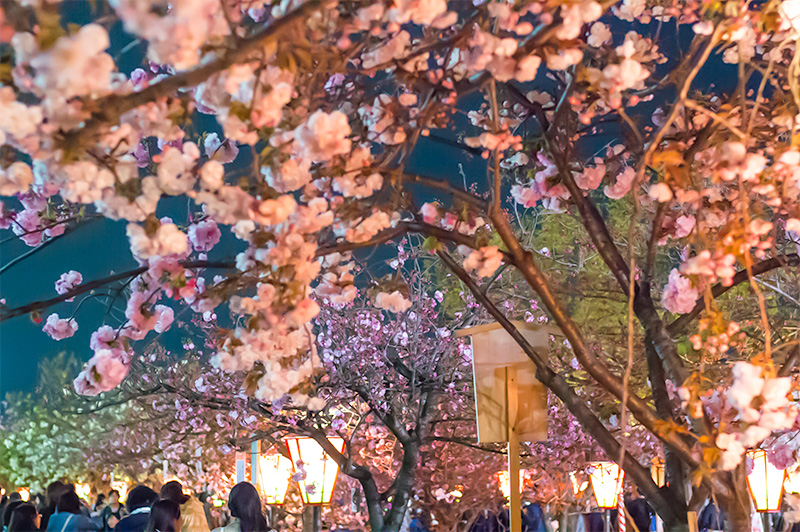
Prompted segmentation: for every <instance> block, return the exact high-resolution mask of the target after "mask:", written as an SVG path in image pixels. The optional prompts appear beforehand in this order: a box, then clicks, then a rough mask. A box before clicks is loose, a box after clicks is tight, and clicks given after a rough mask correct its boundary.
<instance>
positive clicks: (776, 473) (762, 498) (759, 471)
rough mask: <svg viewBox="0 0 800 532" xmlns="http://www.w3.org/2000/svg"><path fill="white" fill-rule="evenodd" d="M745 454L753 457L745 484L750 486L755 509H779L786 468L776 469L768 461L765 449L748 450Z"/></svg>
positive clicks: (773, 510) (764, 510) (771, 510)
mask: <svg viewBox="0 0 800 532" xmlns="http://www.w3.org/2000/svg"><path fill="white" fill-rule="evenodd" d="M747 455H748V456H749V457H750V458H752V459H753V470H752V471H751V472H750V474H749V475H747V486H748V487H749V488H750V495H752V496H753V502H754V503H755V506H756V510H758V511H759V512H777V511H779V510H780V508H781V497H782V496H783V482H784V479H785V478H786V470H785V469H778V468H777V467H775V466H774V465H772V464H771V463H769V460H767V453H766V451H763V450H756V451H748V453H747Z"/></svg>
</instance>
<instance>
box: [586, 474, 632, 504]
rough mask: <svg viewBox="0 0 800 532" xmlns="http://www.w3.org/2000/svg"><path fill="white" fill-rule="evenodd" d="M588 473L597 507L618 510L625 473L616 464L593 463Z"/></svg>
mask: <svg viewBox="0 0 800 532" xmlns="http://www.w3.org/2000/svg"><path fill="white" fill-rule="evenodd" d="M588 473H589V480H590V481H591V483H592V491H593V492H594V498H595V500H596V501H597V506H599V507H600V508H606V509H611V508H616V507H617V500H618V499H619V494H620V493H621V492H622V484H623V482H624V481H625V471H623V470H622V469H620V467H619V466H618V465H617V464H615V463H614V462H592V463H591V464H589V471H588Z"/></svg>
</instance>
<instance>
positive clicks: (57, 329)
mask: <svg viewBox="0 0 800 532" xmlns="http://www.w3.org/2000/svg"><path fill="white" fill-rule="evenodd" d="M42 330H43V331H44V332H46V333H47V334H48V335H49V336H50V338H52V339H53V340H63V339H64V338H70V337H72V336H73V335H74V334H75V331H77V330H78V322H77V321H75V320H74V319H72V318H68V319H63V318H59V317H58V314H50V315H49V316H48V317H47V321H46V322H45V324H44V327H43V328H42Z"/></svg>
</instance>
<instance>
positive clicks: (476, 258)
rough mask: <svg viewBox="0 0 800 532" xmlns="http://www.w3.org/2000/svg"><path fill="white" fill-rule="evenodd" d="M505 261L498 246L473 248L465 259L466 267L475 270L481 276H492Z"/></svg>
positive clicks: (468, 269)
mask: <svg viewBox="0 0 800 532" xmlns="http://www.w3.org/2000/svg"><path fill="white" fill-rule="evenodd" d="M502 263H503V254H502V253H500V250H499V249H498V248H497V246H486V247H482V248H480V249H476V250H472V251H471V252H470V254H469V255H468V256H467V258H466V259H465V260H464V269H465V270H467V271H471V270H474V271H475V273H477V274H478V276H480V277H490V276H491V275H493V274H494V272H495V271H497V268H499V267H500V265H501V264H502Z"/></svg>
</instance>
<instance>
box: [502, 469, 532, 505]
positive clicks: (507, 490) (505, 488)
mask: <svg viewBox="0 0 800 532" xmlns="http://www.w3.org/2000/svg"><path fill="white" fill-rule="evenodd" d="M526 473H527V471H526V470H524V469H521V470H520V472H519V489H520V492H521V491H522V487H523V486H524V485H525V474H526ZM497 484H498V486H499V487H500V493H502V494H503V497H505V498H506V499H508V498H510V497H511V486H509V482H508V471H498V472H497Z"/></svg>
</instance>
